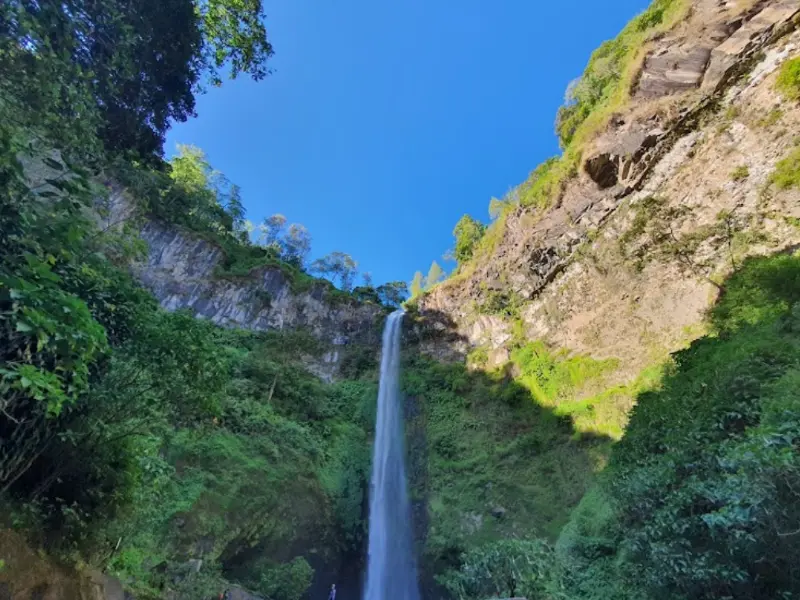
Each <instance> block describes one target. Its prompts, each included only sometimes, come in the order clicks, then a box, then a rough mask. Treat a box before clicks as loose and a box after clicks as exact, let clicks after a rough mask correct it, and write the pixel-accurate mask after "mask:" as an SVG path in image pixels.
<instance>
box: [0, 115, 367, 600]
mask: <svg viewBox="0 0 800 600" xmlns="http://www.w3.org/2000/svg"><path fill="white" fill-rule="evenodd" d="M2 134H3V135H2V137H1V138H0V142H1V144H0V146H1V147H2V150H3V151H2V154H0V179H1V180H2V182H3V187H2V189H3V202H2V208H3V209H2V213H0V232H2V236H3V240H2V243H3V247H4V249H5V251H4V253H3V255H2V259H1V260H0V303H1V304H0V307H1V308H2V312H0V324H1V325H2V328H1V329H0V335H1V336H2V343H1V344H0V347H2V348H3V354H2V370H0V389H1V390H2V406H0V409H2V413H1V414H0V438H2V440H3V443H2V446H0V469H1V471H0V475H2V478H1V479H2V486H3V493H4V495H3V502H4V507H5V510H4V512H5V513H6V514H8V515H10V516H11V520H10V521H7V522H6V525H13V524H17V525H19V526H26V527H28V528H29V529H30V530H32V531H39V532H40V535H41V536H42V540H43V541H44V542H45V543H46V544H47V545H48V546H49V547H50V548H51V550H53V551H55V552H58V553H60V554H62V555H63V556H68V555H70V556H73V557H75V558H78V557H82V560H85V561H88V562H90V563H92V564H95V565H97V566H105V567H106V568H107V569H108V570H109V571H110V572H112V573H115V574H117V575H119V576H120V577H121V578H122V579H123V581H124V582H125V583H126V584H127V585H129V586H130V587H132V588H133V589H135V590H137V591H138V592H139V594H140V596H139V597H149V596H151V595H153V596H158V595H160V594H162V593H164V592H163V588H164V586H172V587H175V586H178V589H177V590H176V591H179V589H180V586H181V585H184V584H185V586H184V587H186V590H184V592H185V593H187V594H189V593H190V592H189V591H187V590H189V589H190V588H191V589H194V588H196V587H197V585H198V584H199V582H201V579H197V578H193V577H189V572H188V571H187V570H186V567H185V561H186V560H187V559H188V558H190V557H202V558H203V559H204V560H205V562H206V567H205V568H204V575H203V578H205V579H202V581H205V585H207V586H213V587H207V589H206V590H205V591H206V592H207V593H210V592H214V593H216V592H217V591H218V589H216V586H218V585H219V584H216V583H215V582H214V577H212V576H211V574H213V573H214V572H215V569H214V565H215V564H216V565H217V570H219V569H220V568H222V569H223V574H224V573H228V574H229V575H230V576H234V577H239V574H240V573H245V572H246V573H249V574H252V573H255V572H258V571H259V569H260V570H262V571H265V572H270V573H272V572H275V573H277V572H278V571H276V569H278V570H279V571H280V573H281V577H280V578H277V576H276V578H268V579H269V582H268V583H264V582H262V581H261V580H260V579H259V580H258V581H255V582H253V581H251V580H248V581H247V583H251V584H253V585H256V584H257V585H258V586H259V587H260V588H261V589H262V590H263V591H265V593H268V594H273V596H271V597H275V598H284V597H298V596H299V595H301V594H302V593H303V592H304V590H305V587H307V585H308V583H309V580H310V575H309V574H308V568H307V567H308V565H307V564H305V563H303V562H302V561H300V559H299V558H298V559H297V560H296V561H295V562H292V563H291V565H292V566H291V568H290V567H285V568H284V567H282V566H280V564H279V563H280V562H282V561H290V560H291V559H293V558H295V557H298V556H300V555H301V554H302V553H303V552H305V551H306V550H307V549H308V545H307V544H308V542H307V540H309V539H311V538H313V539H314V545H315V546H316V547H317V549H318V551H321V552H323V553H327V555H328V557H329V558H330V559H331V560H336V557H337V556H339V555H341V554H342V553H347V552H353V551H355V550H357V549H358V548H359V547H360V543H361V538H362V536H363V531H364V524H363V521H362V518H361V515H362V513H361V507H362V503H363V496H364V489H363V483H364V481H365V473H366V469H367V465H368V460H369V456H368V443H367V432H368V430H369V429H370V427H371V422H372V413H371V411H372V409H371V404H372V401H373V399H374V393H375V384H374V383H373V381H372V380H371V379H370V378H369V377H368V378H367V379H358V377H359V376H360V375H361V374H363V373H365V372H366V373H370V372H372V371H373V370H374V358H373V359H372V360H369V357H367V356H364V355H363V353H361V354H359V357H360V358H359V360H358V362H357V363H353V366H352V367H350V371H351V376H352V377H353V378H354V379H353V380H352V381H349V382H347V383H342V384H340V385H334V386H323V385H322V384H321V383H320V382H319V380H317V379H316V378H315V377H314V376H312V375H311V374H310V373H308V371H307V370H306V368H305V365H304V364H303V362H302V361H303V360H304V358H303V357H308V356H314V355H316V354H318V353H319V352H322V351H323V350H324V348H320V347H319V344H318V343H317V342H315V341H314V340H313V339H312V338H308V337H306V336H304V335H301V334H289V333H285V334H271V335H256V334H251V333H245V332H237V331H226V330H221V329H219V328H217V327H215V326H213V325H212V324H210V323H208V322H204V321H199V320H196V319H194V318H193V317H192V316H191V315H187V314H182V313H175V314H167V313H164V312H162V311H161V310H160V309H158V307H157V305H156V303H155V301H154V300H153V298H152V297H151V296H150V295H149V294H148V293H146V292H145V291H144V290H142V289H140V288H139V287H138V285H137V284H136V283H135V282H134V281H133V280H132V279H131V278H130V276H129V275H128V274H127V273H126V271H125V270H124V264H125V262H124V260H122V259H123V258H124V257H125V255H126V253H130V252H134V253H135V252H136V251H137V250H138V246H137V245H136V244H135V243H133V242H132V241H131V240H130V239H129V238H128V237H127V235H126V232H125V230H124V229H110V230H107V231H101V230H98V229H97V226H96V224H95V221H94V220H93V219H92V218H91V217H90V214H91V213H90V212H89V211H88V210H87V208H88V207H89V206H90V204H91V202H92V193H90V189H89V185H88V184H87V182H86V181H87V180H86V179H85V178H81V177H80V176H78V175H75V174H74V173H75V171H76V170H75V169H74V168H73V169H70V170H69V172H70V173H72V175H70V176H69V177H64V178H62V179H58V178H53V179H50V183H49V184H48V185H47V186H45V187H43V188H41V189H36V188H33V189H31V188H29V185H28V183H27V181H26V179H25V177H24V175H23V171H22V166H21V164H20V161H19V160H18V159H17V156H18V155H19V154H20V153H23V154H24V153H25V152H26V148H25V146H24V145H22V144H21V142H20V140H19V138H18V137H16V136H15V135H13V133H12V132H11V131H10V130H9V129H8V128H3V129H2ZM45 160H46V161H47V162H48V163H49V164H51V165H52V167H53V168H54V169H55V170H56V171H58V172H63V173H67V172H68V170H67V169H68V167H67V165H63V164H61V163H59V162H58V161H56V160H54V159H45ZM177 173H180V171H179V170H178V171H177ZM181 177H182V176H181ZM179 179H180V177H179ZM198 189H199V192H203V191H204V190H205V189H206V188H204V187H202V186H201V187H200V188H198ZM93 192H94V193H99V192H100V190H94V191H93ZM187 193H188V192H187ZM201 195H202V194H201ZM112 259H119V265H118V264H115V260H112ZM353 351H354V352H357V351H358V349H354V350H353ZM345 363H347V364H350V363H348V362H347V361H345ZM304 540H306V541H304ZM253 547H261V548H264V549H265V550H270V549H274V548H283V549H284V550H283V553H280V552H273V551H272V550H270V551H269V552H265V553H264V554H261V555H258V554H257V555H253V554H252V550H251V549H252V548H253ZM287 553H288V555H287ZM259 556H272V557H274V558H273V559H272V560H275V561H277V562H276V563H275V564H271V563H267V564H262V563H263V559H259V558H258V557H259ZM258 560H261V562H258ZM254 561H255V562H254ZM298 561H300V562H298ZM250 563H252V568H247V565H249V564H250ZM304 564H305V567H304V566H303V565H304ZM281 569H284V570H286V569H288V570H286V572H285V573H284V571H283V570H281ZM276 581H278V582H277V583H276ZM175 582H178V583H175ZM280 582H283V583H280ZM179 584H180V585H179ZM275 586H278V587H275ZM287 586H288V587H287ZM292 586H294V587H292ZM289 588H291V589H289ZM195 591H196V590H195Z"/></svg>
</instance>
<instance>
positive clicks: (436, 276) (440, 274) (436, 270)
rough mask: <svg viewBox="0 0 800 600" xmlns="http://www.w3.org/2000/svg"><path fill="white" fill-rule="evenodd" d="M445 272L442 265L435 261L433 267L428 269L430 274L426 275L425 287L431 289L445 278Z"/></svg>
mask: <svg viewBox="0 0 800 600" xmlns="http://www.w3.org/2000/svg"><path fill="white" fill-rule="evenodd" d="M444 277H445V273H444V271H443V270H442V267H440V266H439V263H437V262H436V261H433V262H432V263H431V268H430V269H428V274H427V275H426V276H425V289H426V290H429V289H431V288H432V287H433V286H435V285H436V284H437V283H439V282H440V281H442V279H444Z"/></svg>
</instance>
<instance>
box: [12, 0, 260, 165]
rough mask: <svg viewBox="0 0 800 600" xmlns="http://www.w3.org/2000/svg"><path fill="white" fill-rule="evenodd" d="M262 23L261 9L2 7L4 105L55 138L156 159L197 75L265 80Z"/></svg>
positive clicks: (17, 2)
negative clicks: (71, 137) (76, 135)
mask: <svg viewBox="0 0 800 600" xmlns="http://www.w3.org/2000/svg"><path fill="white" fill-rule="evenodd" d="M263 16H264V14H263V8H262V6H261V0H197V2H193V1H192V0H131V1H130V2H123V1H121V0H107V1H105V2H96V1H93V0H63V1H58V2H57V1H55V0H42V1H38V2H35V1H33V0H11V1H9V2H3V3H2V4H0V23H2V24H3V25H2V29H3V35H2V37H0V85H2V87H3V92H4V93H3V96H4V97H5V96H6V92H7V93H8V94H9V97H13V98H15V99H16V100H17V102H16V105H17V108H21V109H22V111H23V113H24V114H25V115H26V120H27V121H28V122H29V124H30V125H33V126H45V127H46V130H48V131H49V132H52V133H53V134H54V135H55V136H57V137H63V136H62V133H63V132H62V131H60V130H59V129H58V128H56V127H55V126H56V125H58V124H63V125H64V129H69V130H72V129H74V128H75V123H80V124H81V126H85V129H84V130H83V133H86V132H87V130H88V131H90V132H91V131H93V132H94V133H95V134H96V135H99V137H100V138H101V139H102V140H103V143H104V144H105V147H106V149H108V150H112V151H114V152H124V151H131V150H132V151H134V152H135V153H137V154H139V155H140V156H143V157H152V156H153V155H160V154H161V151H162V146H163V141H164V134H165V132H166V130H167V129H168V127H169V124H170V122H171V121H177V122H181V121H185V120H186V119H187V118H188V117H189V116H192V115H193V114H194V106H195V93H197V92H198V91H199V89H200V88H199V83H200V81H201V79H202V77H203V76H204V75H205V74H208V75H209V76H210V80H211V81H212V83H215V84H218V83H219V82H220V81H221V79H220V77H219V75H218V73H219V71H220V70H221V69H224V68H226V67H227V68H228V69H229V72H230V75H231V77H236V76H237V75H239V74H240V73H241V72H247V73H250V74H251V75H252V76H253V78H254V79H256V80H258V79H261V78H263V77H264V76H265V75H266V74H267V69H266V61H267V59H268V58H269V56H270V55H271V54H272V47H271V45H270V44H269V42H268V41H267V38H266V31H265V29H264V26H263V24H262V21H263ZM37 116H38V117H40V118H38V119H37ZM41 117H44V118H41ZM84 137H86V136H84Z"/></svg>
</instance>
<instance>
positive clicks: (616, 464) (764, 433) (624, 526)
mask: <svg viewBox="0 0 800 600" xmlns="http://www.w3.org/2000/svg"><path fill="white" fill-rule="evenodd" d="M724 289H725V294H724V295H723V297H722V299H721V301H720V302H719V304H718V305H717V306H716V307H714V309H713V310H712V312H711V314H710V320H711V325H712V328H713V332H712V334H711V335H708V336H706V337H704V338H701V339H699V340H697V341H696V342H694V343H693V344H692V345H691V346H690V347H689V348H688V349H686V350H684V351H681V352H678V353H677V354H675V355H674V364H673V366H672V368H671V369H670V370H668V371H666V372H665V373H664V374H663V376H662V377H661V378H660V379H661V380H660V384H659V385H658V386H657V387H652V386H651V388H650V389H649V391H645V392H641V393H639V395H638V400H637V403H636V406H635V408H634V409H633V413H632V415H631V418H630V423H629V425H628V427H627V430H626V433H625V436H624V437H623V438H622V440H621V441H620V442H619V443H618V444H616V445H615V447H614V449H613V451H612V453H611V460H610V463H609V465H608V467H607V468H606V469H605V470H604V471H603V472H602V474H601V475H599V477H598V478H597V481H596V483H595V484H594V486H593V487H592V488H591V489H590V491H589V492H588V493H587V494H586V495H585V496H583V498H582V500H581V501H580V504H579V505H578V506H577V508H576V509H575V510H574V511H573V512H572V514H571V515H570V518H569V522H568V523H567V525H566V526H565V527H564V528H563V530H562V531H561V533H560V535H559V536H558V540H557V543H556V545H555V549H554V551H552V552H550V551H549V550H548V548H547V546H546V545H545V544H544V543H543V542H541V541H539V540H536V539H533V536H532V535H531V534H532V533H533V535H535V534H536V533H537V532H536V531H535V530H532V529H531V528H528V527H519V526H518V527H517V529H516V530H515V531H516V532H524V533H523V535H525V536H527V539H519V540H515V541H510V542H507V543H506V544H497V543H495V542H490V541H489V540H486V542H484V543H483V544H481V543H480V542H477V543H476V545H475V546H471V547H469V548H467V549H466V552H464V553H463V554H462V556H461V558H460V560H459V561H457V562H456V563H455V564H454V565H453V568H452V569H451V570H450V571H448V572H447V573H446V574H445V575H444V576H443V577H442V578H441V581H442V583H443V584H445V585H446V586H447V587H448V589H450V590H451V591H452V592H454V593H455V594H457V595H458V597H460V598H466V599H470V600H478V598H485V597H486V596H487V595H491V594H495V593H497V594H502V595H506V594H508V595H511V594H515V593H516V594H519V593H526V594H530V596H528V597H533V598H547V599H549V600H556V599H559V600H561V599H569V600H577V599H582V598H586V599H593V600H605V599H609V600H610V599H612V598H643V599H648V598H653V599H656V598H702V599H709V600H710V599H722V598H753V599H761V598H763V599H765V600H766V599H767V598H770V599H771V598H790V597H794V596H795V595H796V594H797V593H798V592H800V588H799V587H798V580H797V577H796V576H795V574H794V568H795V567H794V565H796V563H797V560H798V558H800V556H799V555H798V545H797V543H796V539H795V537H796V536H797V535H798V531H800V509H798V507H800V492H799V491H798V490H800V458H799V457H798V454H797V451H796V450H797V444H798V440H800V397H798V394H797V389H798V383H800V369H798V364H800V344H799V343H798V339H800V338H798V332H799V331H800V255H798V254H794V255H777V256H773V257H768V258H757V259H751V260H749V261H747V262H746V263H745V264H744V265H743V266H742V268H741V269H740V270H739V271H737V272H736V273H735V274H734V275H733V276H732V277H730V278H729V280H728V281H726V282H725V284H724ZM538 350H539V349H537V352H538ZM541 362H542V359H540V358H537V359H536V363H537V364H539V363H541ZM581 363H582V361H579V362H578V363H576V364H574V365H573V366H572V368H570V367H569V366H567V365H564V366H563V367H556V368H555V369H552V368H548V367H549V363H548V362H547V361H545V362H544V364H545V367H546V368H545V369H541V370H540V371H543V372H544V373H559V372H560V373H561V375H560V377H561V378H562V379H566V378H567V374H571V373H577V375H576V376H575V377H574V380H575V381H578V382H580V381H581V380H582V379H583V378H584V376H596V375H597V374H598V372H602V368H599V366H598V365H596V364H593V363H591V362H590V363H588V365H586V366H583V367H577V366H576V365H580V364H581ZM554 380H555V379H554V377H553V376H552V375H551V376H547V375H545V376H544V377H536V382H537V385H538V386H539V387H540V388H541V387H542V384H541V383H540V381H544V382H548V381H554ZM562 385H565V384H562ZM566 385H569V383H567V384H566ZM554 389H555V390H556V393H557V392H558V391H559V390H560V388H554ZM543 397H545V398H546V397H547V395H546V394H544V395H543ZM537 456H541V455H540V454H538V455H537ZM490 464H491V463H490ZM492 466H493V467H494V465H492ZM488 472H489V473H493V472H494V470H493V469H490V470H489V471H488ZM512 537H516V536H513V534H512Z"/></svg>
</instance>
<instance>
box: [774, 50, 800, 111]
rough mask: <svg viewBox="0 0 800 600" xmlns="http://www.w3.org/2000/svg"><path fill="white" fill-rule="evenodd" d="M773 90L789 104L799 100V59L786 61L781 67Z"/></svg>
mask: <svg viewBox="0 0 800 600" xmlns="http://www.w3.org/2000/svg"><path fill="white" fill-rule="evenodd" d="M775 88H776V89H777V90H778V91H779V92H780V93H781V94H782V95H783V97H784V98H786V99H787V100H789V101H791V102H797V101H798V100H800V57H797V58H792V59H790V60H787V61H786V62H784V63H783V64H782V65H781V69H780V71H779V72H778V78H777V79H776V80H775Z"/></svg>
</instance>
